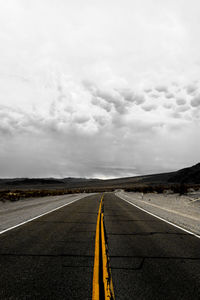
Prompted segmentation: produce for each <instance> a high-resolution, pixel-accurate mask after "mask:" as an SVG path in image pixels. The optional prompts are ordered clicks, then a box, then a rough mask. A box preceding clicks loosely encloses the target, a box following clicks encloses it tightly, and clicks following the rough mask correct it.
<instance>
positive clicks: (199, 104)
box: [190, 94, 200, 107]
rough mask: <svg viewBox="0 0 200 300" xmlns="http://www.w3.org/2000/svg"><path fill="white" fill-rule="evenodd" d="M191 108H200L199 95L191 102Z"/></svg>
mask: <svg viewBox="0 0 200 300" xmlns="http://www.w3.org/2000/svg"><path fill="white" fill-rule="evenodd" d="M190 103H191V106H193V107H198V106H200V95H199V94H198V95H197V96H195V97H194V98H193V99H192V100H191V102H190Z"/></svg>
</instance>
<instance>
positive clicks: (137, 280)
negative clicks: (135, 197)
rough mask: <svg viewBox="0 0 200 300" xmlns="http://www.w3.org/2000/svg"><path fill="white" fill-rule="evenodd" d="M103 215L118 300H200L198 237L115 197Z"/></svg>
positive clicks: (108, 200) (106, 204)
mask: <svg viewBox="0 0 200 300" xmlns="http://www.w3.org/2000/svg"><path fill="white" fill-rule="evenodd" d="M104 215H105V228H106V234H107V239H108V248H109V256H110V261H111V271H112V279H113V284H114V291H115V295H116V299H121V300H125V299H154V300H155V299H162V300H164V299H170V300H172V299H193V300H194V299H195V300H196V299H200V239H198V238H197V237H194V236H193V235H190V234H188V233H186V232H184V231H182V230H179V229H177V228H176V227H173V226H171V225H169V224H167V223H165V222H163V221H161V220H159V219H157V218H155V217H153V216H151V215H149V214H147V213H145V212H143V211H141V210H140V209H137V208H135V207H134V206H132V205H130V204H129V203H127V202H125V201H123V200H121V199H119V198H117V197H116V196H115V195H113V194H106V195H105V200H104Z"/></svg>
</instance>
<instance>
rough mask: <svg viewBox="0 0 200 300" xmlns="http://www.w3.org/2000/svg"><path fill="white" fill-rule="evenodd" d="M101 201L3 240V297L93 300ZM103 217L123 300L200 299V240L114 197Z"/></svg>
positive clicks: (80, 204)
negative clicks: (97, 230)
mask: <svg viewBox="0 0 200 300" xmlns="http://www.w3.org/2000/svg"><path fill="white" fill-rule="evenodd" d="M101 196H102V195H100V194H96V195H91V196H87V197H85V198H83V199H81V200H78V201H76V202H74V203H72V204H70V205H68V206H64V207H62V208H60V209H59V210H57V211H54V212H52V213H50V214H47V215H45V216H42V217H40V218H38V219H35V220H33V221H31V222H29V223H26V224H24V225H22V226H20V227H17V228H14V229H12V230H10V231H7V232H4V233H3V234H2V235H0V270H1V272H0V299H20V300H21V299H69V300H71V299H72V300H73V299H92V287H93V270H94V253H95V235H96V228H97V226H96V225H97V215H98V216H99V214H98V211H99V210H100V208H99V207H100V200H101ZM103 215H104V218H103ZM102 218H103V219H104V228H105V237H106V241H107V245H108V252H109V257H110V266H111V274H112V282H113V285H114V294H115V298H116V300H117V299H120V300H121V299H123V300H126V299H148V300H149V299H154V300H155V299H162V300H165V299H170V300H172V299H186V300H187V299H188V300H189V299H190V300H191V299H192V300H197V299H198V300H199V299H200V284H199V282H200V239H198V238H197V237H195V236H193V235H191V234H189V233H186V232H184V231H182V230H180V229H177V228H176V227H174V226H172V225H169V224H167V223H165V222H163V221H161V220H159V219H157V218H155V217H153V216H151V215H149V214H147V213H145V212H143V211H141V210H140V209H138V208H135V207H134V206H132V205H131V204H129V203H127V202H125V201H124V200H122V199H120V198H118V197H116V196H115V195H114V193H106V194H105V196H104V200H103V204H102ZM99 239H102V233H101V234H100V235H99ZM99 265H100V267H101V263H100V264H99ZM100 273H101V270H100ZM93 300H98V299H93Z"/></svg>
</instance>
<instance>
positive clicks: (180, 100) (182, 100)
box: [176, 98, 186, 105]
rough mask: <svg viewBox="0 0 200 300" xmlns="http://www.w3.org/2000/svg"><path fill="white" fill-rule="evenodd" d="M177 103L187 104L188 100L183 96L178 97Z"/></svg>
mask: <svg viewBox="0 0 200 300" xmlns="http://www.w3.org/2000/svg"><path fill="white" fill-rule="evenodd" d="M176 104H177V105H185V104H186V100H185V99H183V98H178V99H176Z"/></svg>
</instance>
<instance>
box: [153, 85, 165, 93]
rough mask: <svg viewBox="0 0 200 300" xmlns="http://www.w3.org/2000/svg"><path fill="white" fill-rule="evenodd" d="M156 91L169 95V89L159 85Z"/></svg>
mask: <svg viewBox="0 0 200 300" xmlns="http://www.w3.org/2000/svg"><path fill="white" fill-rule="evenodd" d="M155 90H156V91H158V92H159V93H162V92H164V93H168V88H167V86H165V85H158V86H156V87H155Z"/></svg>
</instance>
